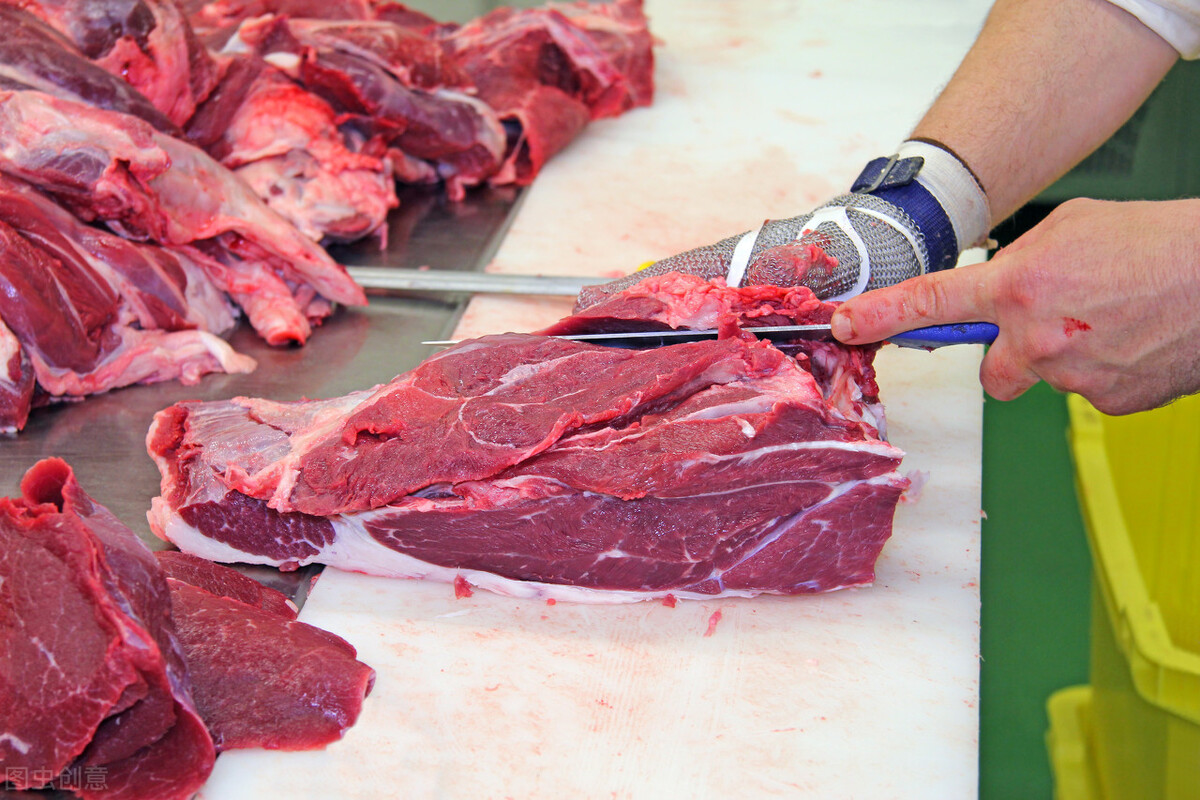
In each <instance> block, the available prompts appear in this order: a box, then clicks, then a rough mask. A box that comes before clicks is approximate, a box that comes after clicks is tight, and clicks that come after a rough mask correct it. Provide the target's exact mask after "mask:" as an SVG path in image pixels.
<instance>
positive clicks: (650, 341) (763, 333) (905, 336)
mask: <svg viewBox="0 0 1200 800" xmlns="http://www.w3.org/2000/svg"><path fill="white" fill-rule="evenodd" d="M743 330H746V331H749V332H751V333H753V334H754V335H755V336H757V337H759V338H760V339H769V340H771V341H776V342H787V341H789V340H795V339H810V340H816V341H833V333H832V331H831V330H830V328H829V325H770V326H763V327H758V328H755V327H747V328H743ZM999 332H1000V329H999V328H997V327H996V326H995V325H993V324H992V323H990V322H957V323H949V324H946V325H929V326H926V327H924V328H916V329H914V330H911V331H905V332H904V333H898V334H896V335H895V336H892V337H890V338H888V340H887V341H889V342H891V343H892V344H895V345H898V346H900V347H915V348H920V349H922V350H932V349H935V348H938V347H944V346H946V345H951V344H991V343H992V342H994V341H995V340H996V336H997V335H998V334H999ZM718 333H719V332H718V331H717V330H716V329H707V330H673V331H634V332H628V333H572V334H562V335H558V336H555V337H554V338H556V339H571V340H572V341H576V342H588V343H591V344H602V345H609V346H614V347H662V346H665V345H669V344H679V343H681V342H695V341H700V340H702V339H716V338H717V336H718ZM459 341H460V340H457V339H442V340H434V341H426V342H421V344H427V345H431V346H438V347H448V346H450V345H454V344H458V342H459Z"/></svg>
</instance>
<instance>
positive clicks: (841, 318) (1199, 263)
mask: <svg viewBox="0 0 1200 800" xmlns="http://www.w3.org/2000/svg"><path fill="white" fill-rule="evenodd" d="M1176 57H1177V53H1176V52H1175V51H1174V49H1173V48H1171V46H1170V45H1168V44H1167V43H1166V42H1165V41H1163V40H1162V39H1160V38H1159V37H1158V36H1157V34H1155V33H1153V32H1152V31H1150V30H1149V29H1148V28H1146V27H1144V26H1143V25H1142V24H1141V23H1140V22H1139V21H1138V20H1137V19H1135V18H1134V17H1132V16H1130V15H1128V14H1126V13H1125V12H1124V11H1121V10H1119V9H1117V8H1116V7H1114V6H1111V5H1110V4H1108V3H1107V2H1103V0H1067V1H1066V2H1060V3H1034V2H1030V1H1029V0H1001V2H998V3H997V5H996V7H995V8H994V9H993V11H992V13H991V15H990V16H989V18H988V21H987V23H986V24H985V26H984V30H983V31H982V32H981V34H980V37H979V40H978V41H977V43H976V45H975V46H974V47H973V48H972V50H971V52H970V54H968V56H967V57H966V58H965V59H964V61H963V64H962V66H961V67H960V69H959V70H958V72H956V74H955V76H954V78H953V79H952V80H951V82H950V84H949V85H948V86H947V87H946V89H945V90H944V91H943V93H942V95H941V96H940V97H939V99H938V100H937V101H936V102H935V104H934V105H933V107H932V108H931V109H930V111H929V112H928V114H926V116H925V118H924V119H922V121H921V122H920V123H919V124H918V126H917V128H916V129H915V130H914V136H923V137H929V138H933V139H936V140H938V141H941V142H944V143H945V144H946V145H947V146H949V147H950V148H952V149H953V150H954V151H955V152H956V153H957V154H958V155H959V156H960V157H961V158H963V160H964V161H965V162H966V163H968V164H970V165H971V167H972V169H973V170H974V172H975V174H976V175H977V176H978V177H979V179H980V181H981V183H982V184H983V186H984V187H985V189H986V190H987V196H988V200H989V203H990V207H991V211H992V218H993V219H1003V218H1004V217H1006V216H1008V215H1009V214H1010V213H1011V212H1012V211H1014V210H1015V209H1016V208H1018V207H1019V206H1020V205H1022V204H1023V203H1024V202H1025V201H1027V200H1028V199H1029V198H1030V197H1032V196H1033V195H1034V194H1036V193H1037V192H1038V191H1040V190H1041V189H1042V188H1044V187H1045V186H1046V185H1048V184H1049V183H1050V182H1052V181H1053V180H1054V179H1055V178H1057V177H1058V176H1059V175H1061V174H1062V173H1063V172H1065V171H1066V170H1067V169H1068V168H1069V167H1071V166H1072V165H1073V164H1074V163H1075V162H1077V161H1078V160H1080V159H1082V158H1083V157H1084V156H1085V155H1086V154H1087V153H1088V152H1090V151H1091V150H1092V149H1094V148H1095V147H1096V146H1097V145H1098V144H1099V143H1101V142H1102V141H1103V140H1104V139H1106V138H1107V137H1108V136H1109V135H1111V133H1112V132H1113V131H1115V129H1116V128H1117V127H1119V125H1120V124H1121V123H1122V122H1123V121H1124V120H1125V119H1126V118H1127V117H1128V116H1129V114H1131V113H1132V112H1133V111H1134V110H1135V109H1136V108H1137V106H1138V105H1139V104H1140V102H1142V100H1143V99H1144V98H1145V97H1146V96H1147V95H1148V94H1149V92H1150V91H1151V90H1153V88H1154V86H1155V85H1157V83H1158V81H1159V80H1160V79H1161V78H1162V76H1163V75H1164V74H1165V73H1166V71H1167V69H1169V67H1170V65H1171V64H1172V63H1173V62H1174V61H1175V59H1176ZM1197 213H1198V212H1197V207H1196V205H1195V202H1194V201H1179V202H1172V203H1153V204H1134V203H1095V202H1082V201H1076V202H1072V203H1068V204H1064V205H1063V206H1062V207H1060V209H1059V210H1058V211H1056V212H1055V213H1054V214H1052V215H1051V217H1050V218H1048V219H1047V220H1046V221H1045V222H1044V223H1042V225H1039V226H1038V227H1036V228H1035V229H1034V230H1032V231H1030V232H1029V233H1028V234H1026V235H1025V236H1024V237H1022V238H1021V239H1020V240H1018V242H1016V243H1014V244H1013V245H1012V246H1010V247H1008V248H1006V249H1005V250H1003V251H1001V252H1000V253H998V254H996V255H995V256H994V257H993V258H992V259H991V261H989V262H987V263H986V264H980V265H975V266H971V267H962V268H959V269H956V270H947V271H944V272H935V273H931V274H928V275H924V276H921V277H919V278H915V279H913V280H910V281H906V282H903V283H900V284H898V285H896V286H892V287H886V288H881V289H878V290H876V291H872V292H869V293H867V294H864V295H861V296H858V297H855V298H852V299H851V300H849V301H848V302H847V303H845V304H844V305H843V306H842V308H841V309H840V310H839V312H838V313H837V314H836V315H835V317H834V324H835V325H836V326H839V327H838V328H835V333H837V334H838V336H839V338H841V339H843V340H844V341H848V342H852V343H861V342H869V341H878V340H879V339H882V338H886V337H887V336H889V335H892V334H895V333H898V332H900V331H903V330H907V329H910V328H914V327H920V326H923V325H929V324H937V323H947V322H961V321H987V322H995V323H997V324H998V325H999V327H1000V336H999V337H998V338H997V341H996V344H995V345H994V346H993V347H992V348H991V349H990V350H989V352H988V354H987V356H986V357H985V359H984V363H983V365H982V367H981V372H980V378H981V381H982V382H983V385H984V388H985V389H986V390H987V391H988V393H989V394H992V395H993V396H995V397H997V398H1000V399H1011V398H1013V397H1016V396H1018V395H1019V394H1021V393H1022V392H1023V391H1025V389H1027V388H1028V387H1029V386H1031V385H1033V384H1034V383H1036V382H1037V381H1038V380H1039V379H1044V380H1046V381H1047V382H1048V383H1050V384H1051V385H1053V386H1055V387H1056V388H1059V389H1063V390H1070V391H1077V392H1080V393H1082V394H1084V395H1085V396H1086V397H1088V398H1089V399H1090V400H1092V401H1093V402H1094V403H1096V404H1097V405H1098V406H1099V407H1100V408H1101V409H1102V410H1106V411H1111V412H1114V413H1119V412H1128V411H1134V410H1138V409H1141V408H1148V407H1151V406H1154V405H1159V404H1161V403H1163V402H1167V401H1168V400H1170V399H1172V398H1173V397H1176V396H1178V395H1179V394H1182V393H1186V392H1190V391H1196V389H1198V388H1200V369H1198V360H1197V359H1196V358H1195V356H1194V351H1195V349H1196V348H1195V346H1194V342H1195V341H1196V339H1195V335H1196V334H1197V333H1200V330H1194V328H1196V327H1197V326H1196V325H1193V324H1192V320H1193V318H1194V317H1195V316H1196V314H1195V312H1194V309H1195V308H1196V305H1195V303H1196V301H1197V299H1200V298H1198V297H1197V293H1198V290H1197V284H1198V283H1200V253H1198V252H1197V247H1196V246H1195V245H1194V244H1193V241H1192V240H1193V239H1194V238H1195V231H1196V230H1197V227H1198V225H1200V216H1197ZM1070 320H1075V321H1076V322H1078V323H1082V325H1083V326H1086V327H1080V326H1079V325H1077V324H1076V322H1070Z"/></svg>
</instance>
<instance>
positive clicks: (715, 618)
mask: <svg viewBox="0 0 1200 800" xmlns="http://www.w3.org/2000/svg"><path fill="white" fill-rule="evenodd" d="M720 621H721V609H719V608H718V609H717V610H716V611H714V612H713V613H712V616H710V617H709V618H708V630H706V631H705V632H704V635H705V637H709V636H712V635H713V634H714V633H716V632H717V623H718V622H720Z"/></svg>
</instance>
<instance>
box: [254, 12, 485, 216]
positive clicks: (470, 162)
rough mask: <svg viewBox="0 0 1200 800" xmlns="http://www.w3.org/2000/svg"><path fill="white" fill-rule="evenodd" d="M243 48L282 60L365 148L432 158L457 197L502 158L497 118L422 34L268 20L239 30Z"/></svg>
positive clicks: (382, 26) (387, 27) (367, 25)
mask: <svg viewBox="0 0 1200 800" xmlns="http://www.w3.org/2000/svg"><path fill="white" fill-rule="evenodd" d="M237 42H238V46H239V48H242V47H247V46H248V47H251V48H253V49H254V51H255V52H256V53H258V54H259V55H261V56H263V57H265V58H267V59H269V60H270V61H271V62H272V63H274V64H277V65H280V66H283V65H284V64H285V63H286V64H287V65H288V66H289V67H290V68H289V74H291V75H292V77H294V78H295V79H296V80H298V81H299V82H300V83H301V84H302V85H303V86H304V87H305V88H306V89H308V90H309V91H311V92H314V93H315V94H317V95H319V96H320V97H322V98H324V99H325V100H326V101H328V102H329V103H330V104H331V105H332V106H333V107H334V108H335V109H336V110H337V111H338V112H339V113H340V114H341V115H342V119H343V120H344V121H345V123H346V124H348V125H350V126H351V127H353V128H354V129H355V130H356V131H358V132H359V135H361V136H362V137H363V138H364V140H365V142H366V144H365V145H364V146H366V147H368V148H372V149H378V150H382V151H386V150H388V149H389V148H390V149H394V150H396V151H398V152H400V153H403V154H404V156H407V157H410V158H413V159H419V160H422V161H425V162H429V163H430V164H431V165H432V166H433V168H434V169H436V172H433V173H431V174H432V175H433V176H436V177H440V178H442V179H444V180H445V181H446V182H447V190H448V192H449V193H450V195H451V196H452V197H453V198H456V199H459V198H461V197H462V192H463V191H464V190H465V188H466V187H469V186H474V185H477V184H479V183H481V182H483V181H484V180H485V179H486V178H487V177H488V176H489V175H491V174H492V173H494V172H495V171H496V169H497V168H498V167H499V165H500V162H501V159H502V158H503V157H504V146H505V138H504V130H503V128H502V127H501V126H500V122H499V120H498V119H497V117H496V114H495V112H494V111H493V110H492V109H491V108H490V107H489V106H487V105H486V104H484V103H482V102H481V101H480V100H478V99H477V98H476V97H475V96H474V94H473V93H472V92H470V87H468V86H463V85H462V83H463V82H464V80H465V79H464V77H463V76H462V74H461V73H460V72H458V71H456V70H454V69H453V68H451V67H449V66H447V65H446V64H444V63H443V56H442V51H441V48H440V47H438V46H437V45H436V43H434V42H432V40H430V39H428V38H427V37H425V36H419V35H417V34H415V33H413V32H411V31H409V30H408V29H405V28H402V27H399V26H397V25H393V24H390V23H382V22H380V23H371V22H363V23H359V24H357V25H353V26H351V25H342V24H336V23H321V22H315V21H312V20H290V19H288V18H284V17H263V18H261V19H257V20H250V21H247V22H246V23H244V24H242V25H241V26H240V27H239V28H238V32H237ZM284 55H286V56H287V58H286V59H285V58H282V57H281V56H284ZM408 171H410V170H408V169H404V170H398V172H408Z"/></svg>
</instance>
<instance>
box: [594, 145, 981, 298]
mask: <svg viewBox="0 0 1200 800" xmlns="http://www.w3.org/2000/svg"><path fill="white" fill-rule="evenodd" d="M988 228H989V224H988V204H987V198H986V197H985V196H984V193H983V189H982V188H981V187H980V186H979V183H978V181H976V180H975V178H974V177H973V176H972V174H971V172H970V171H969V170H968V169H967V167H965V166H964V165H963V164H962V162H960V161H959V160H958V158H957V157H955V156H954V155H953V154H951V153H950V152H949V151H947V150H946V149H944V148H942V147H940V146H936V145H933V144H931V143H928V142H923V141H922V142H917V141H909V142H905V143H903V144H902V145H901V146H900V148H899V149H898V150H897V152H896V154H895V155H892V156H888V157H882V158H877V159H874V160H873V161H871V162H870V163H869V164H868V165H867V167H866V168H865V169H864V170H863V172H862V174H861V175H859V177H858V179H857V180H856V181H854V183H853V185H852V186H851V191H850V192H849V193H848V194H844V195H841V196H839V197H835V198H834V199H832V200H830V201H829V202H827V203H825V204H823V205H821V206H819V207H818V208H816V209H814V210H813V211H811V212H809V213H807V214H803V215H801V216H798V217H792V218H790V219H779V220H768V221H766V222H764V223H763V225H762V226H761V227H760V228H758V229H757V230H753V231H747V232H745V233H741V234H738V235H737V236H730V237H728V238H726V239H722V240H721V241H719V242H717V243H716V244H712V245H708V246H706V247H698V248H696V249H693V250H688V251H686V252H683V253H679V254H677V255H674V256H671V257H669V258H665V259H663V260H661V261H656V262H654V263H652V264H649V265H647V266H645V267H644V268H642V269H641V270H638V271H637V272H634V273H632V274H630V275H627V276H625V277H624V278H620V279H618V280H615V281H611V282H609V283H606V284H601V285H599V286H589V287H587V288H585V289H584V290H583V292H581V293H580V295H579V299H578V302H577V304H576V308H586V307H587V306H590V305H593V304H595V303H597V302H600V301H601V300H604V299H605V298H607V297H609V296H610V295H612V294H615V293H616V292H619V291H623V290H624V289H627V288H629V287H630V286H632V285H634V284H636V283H638V282H640V281H642V280H645V279H646V278H648V277H651V276H654V275H661V274H664V273H667V272H683V273H687V274H691V275H698V276H700V277H702V278H704V279H706V280H712V279H714V278H718V277H719V278H723V279H725V281H726V282H727V283H728V284H729V285H731V286H741V285H752V284H773V285H776V286H796V285H805V286H808V287H809V288H811V289H812V290H813V291H814V292H816V294H817V296H818V297H821V298H823V299H827V300H844V299H846V298H848V297H853V296H854V295H856V294H859V293H861V292H863V291H866V290H868V289H874V288H878V287H880V286H890V285H892V284H895V283H899V282H900V281H902V280H905V279H907V278H910V277H913V276H916V275H923V274H925V273H928V272H933V271H936V270H941V269H945V268H947V267H952V266H954V264H955V263H956V262H957V260H958V255H959V252H960V250H962V249H964V248H966V247H970V246H972V245H975V244H978V243H979V242H980V241H981V240H982V239H983V238H984V236H985V235H986V234H987V231H988Z"/></svg>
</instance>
